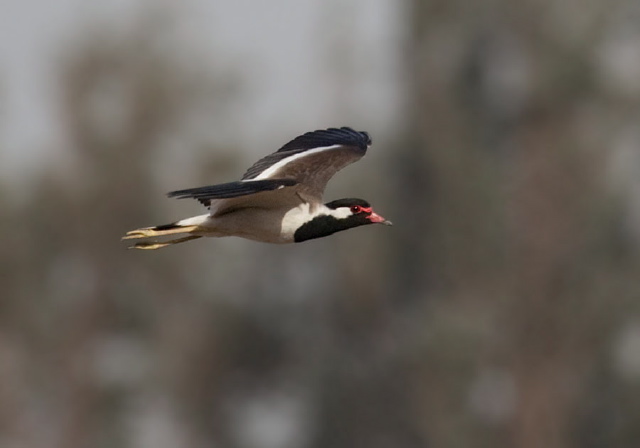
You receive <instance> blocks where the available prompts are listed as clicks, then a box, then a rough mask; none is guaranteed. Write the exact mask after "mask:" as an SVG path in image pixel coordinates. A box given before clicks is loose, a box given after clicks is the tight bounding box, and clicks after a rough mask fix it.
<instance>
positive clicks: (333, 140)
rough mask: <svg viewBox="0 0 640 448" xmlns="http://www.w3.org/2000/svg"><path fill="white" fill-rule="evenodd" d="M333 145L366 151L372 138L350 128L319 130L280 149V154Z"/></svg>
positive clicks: (367, 134) (365, 133) (306, 134)
mask: <svg viewBox="0 0 640 448" xmlns="http://www.w3.org/2000/svg"><path fill="white" fill-rule="evenodd" d="M331 145H352V146H357V147H359V148H360V149H363V150H366V149H367V147H369V146H371V136H370V135H369V133H367V132H364V131H356V130H354V129H353V128H350V127H348V126H342V127H340V128H327V129H319V130H316V131H311V132H307V133H305V134H302V135H299V136H298V137H296V138H294V139H293V140H291V141H290V142H288V143H287V144H286V145H284V146H283V147H282V148H280V149H279V150H278V152H280V151H291V150H300V149H312V148H320V147H322V146H331Z"/></svg>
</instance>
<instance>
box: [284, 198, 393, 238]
mask: <svg viewBox="0 0 640 448" xmlns="http://www.w3.org/2000/svg"><path fill="white" fill-rule="evenodd" d="M325 206H326V207H327V210H326V211H325V213H323V214H320V215H318V216H316V217H315V218H313V219H311V220H310V221H308V222H306V223H304V224H303V225H302V226H300V227H299V228H298V230H296V232H295V234H294V239H295V242H296V243H300V242H302V241H306V240H310V239H314V238H321V237H323V236H329V235H331V234H333V233H336V232H340V231H341V230H347V229H351V228H352V227H359V226H364V225H367V224H385V225H391V222H390V221H387V220H386V219H384V218H383V217H382V216H380V215H378V214H377V213H374V211H373V209H372V208H371V205H370V204H369V203H368V202H367V201H365V200H364V199H357V198H346V199H337V200H335V201H331V202H329V203H327V204H325Z"/></svg>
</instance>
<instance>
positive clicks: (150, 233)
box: [122, 226, 198, 240]
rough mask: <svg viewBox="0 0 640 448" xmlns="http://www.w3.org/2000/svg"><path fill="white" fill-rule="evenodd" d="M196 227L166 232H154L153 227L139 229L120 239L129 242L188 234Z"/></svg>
mask: <svg viewBox="0 0 640 448" xmlns="http://www.w3.org/2000/svg"><path fill="white" fill-rule="evenodd" d="M197 228H198V226H180V227H175V228H173V229H167V230H156V228H155V227H143V228H141V229H136V230H131V231H130V232H127V234H126V235H125V236H123V237H122V239H123V240H131V239H137V238H150V237H154V236H165V235H175V234H176V233H189V232H192V231H194V230H195V229H197Z"/></svg>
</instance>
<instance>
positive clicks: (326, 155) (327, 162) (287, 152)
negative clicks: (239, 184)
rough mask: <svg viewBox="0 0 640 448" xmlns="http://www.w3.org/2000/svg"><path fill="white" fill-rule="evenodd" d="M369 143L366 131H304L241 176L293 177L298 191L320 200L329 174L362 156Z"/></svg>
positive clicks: (254, 178)
mask: <svg viewBox="0 0 640 448" xmlns="http://www.w3.org/2000/svg"><path fill="white" fill-rule="evenodd" d="M370 145H371V138H370V137H369V134H367V133H366V132H358V131H354V130H353V129H351V128H347V127H342V128H339V129H338V128H330V129H326V130H320V131H313V132H307V133H306V134H303V135H301V136H299V137H296V138H295V139H293V140H291V141H290V142H289V143H287V144H286V145H284V146H283V147H282V148H280V149H279V150H278V151H277V152H275V153H273V154H270V155H268V156H266V157H264V158H262V159H260V160H259V161H258V162H256V163H255V164H254V165H253V166H252V167H251V168H249V169H248V170H247V172H246V173H245V174H244V176H243V177H242V179H243V182H246V181H260V180H270V179H293V180H295V181H296V182H297V183H298V184H299V185H298V187H297V188H298V189H299V190H300V191H301V192H303V193H306V194H308V195H310V196H312V197H315V198H316V199H318V200H321V198H322V194H323V192H324V189H325V187H326V185H327V183H328V182H329V180H330V179H331V178H332V177H333V175H334V174H336V173H337V172H338V171H340V170H341V169H342V168H344V167H345V166H347V165H349V164H351V163H353V162H355V161H357V160H359V159H360V158H361V157H362V156H364V155H365V154H366V152H367V148H368V147H369V146H370Z"/></svg>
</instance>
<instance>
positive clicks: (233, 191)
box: [167, 179, 297, 207]
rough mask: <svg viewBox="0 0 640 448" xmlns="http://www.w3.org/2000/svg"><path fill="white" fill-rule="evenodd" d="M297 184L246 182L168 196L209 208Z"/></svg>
mask: <svg viewBox="0 0 640 448" xmlns="http://www.w3.org/2000/svg"><path fill="white" fill-rule="evenodd" d="M295 184H297V182H296V181H295V180H293V179H264V180H244V181H238V182H229V183H226V184H218V185H209V186H206V187H197V188H188V189H186V190H177V191H172V192H170V193H167V196H169V197H170V198H178V199H185V198H192V199H197V200H198V201H199V202H200V203H202V204H203V205H206V206H207V207H208V206H209V205H210V203H211V201H212V200H213V199H231V198H237V197H240V196H247V195H252V194H256V193H262V192H265V191H273V190H279V189H281V188H284V187H291V186H293V185H295Z"/></svg>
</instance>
